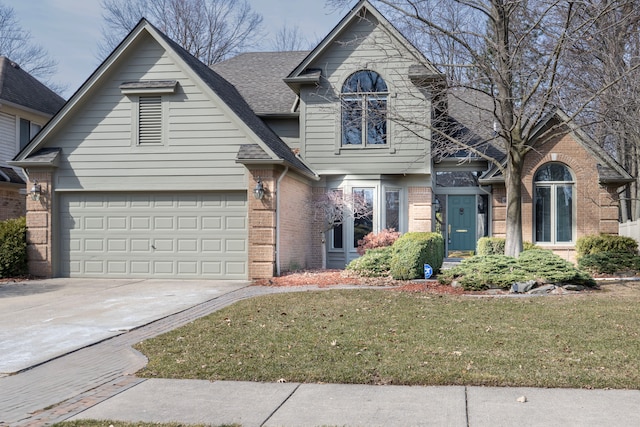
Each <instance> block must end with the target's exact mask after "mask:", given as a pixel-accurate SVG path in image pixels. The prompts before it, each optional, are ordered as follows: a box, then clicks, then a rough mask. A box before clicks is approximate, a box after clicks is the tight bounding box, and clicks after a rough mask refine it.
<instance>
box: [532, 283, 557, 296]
mask: <svg viewBox="0 0 640 427" xmlns="http://www.w3.org/2000/svg"><path fill="white" fill-rule="evenodd" d="M555 288H556V285H545V286H540V287H539V288H535V289H532V290H530V291H529V292H527V293H529V294H531V295H541V294H548V293H550V292H551V291H553V290H554V289H555Z"/></svg>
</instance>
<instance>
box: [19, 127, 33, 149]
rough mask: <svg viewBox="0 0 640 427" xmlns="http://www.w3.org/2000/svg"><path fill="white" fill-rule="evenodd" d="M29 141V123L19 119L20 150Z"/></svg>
mask: <svg viewBox="0 0 640 427" xmlns="http://www.w3.org/2000/svg"><path fill="white" fill-rule="evenodd" d="M29 141H31V122H30V121H29V120H25V119H20V149H21V150H22V149H23V148H24V147H26V146H27V144H28V143H29Z"/></svg>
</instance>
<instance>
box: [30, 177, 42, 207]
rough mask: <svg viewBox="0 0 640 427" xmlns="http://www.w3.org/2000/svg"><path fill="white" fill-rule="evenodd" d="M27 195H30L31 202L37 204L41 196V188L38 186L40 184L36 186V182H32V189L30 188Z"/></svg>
mask: <svg viewBox="0 0 640 427" xmlns="http://www.w3.org/2000/svg"><path fill="white" fill-rule="evenodd" d="M29 194H30V195H31V200H33V201H34V202H37V201H38V200H40V194H42V187H41V186H40V184H38V180H34V181H33V187H31V190H30V191H29Z"/></svg>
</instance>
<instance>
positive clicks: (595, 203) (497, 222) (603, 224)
mask: <svg viewBox="0 0 640 427" xmlns="http://www.w3.org/2000/svg"><path fill="white" fill-rule="evenodd" d="M548 162H559V163H564V164H565V165H567V166H568V167H569V168H570V169H571V171H572V172H573V174H574V177H575V187H574V188H575V198H576V205H575V207H576V215H575V218H576V224H575V228H576V239H577V238H579V237H582V236H584V235H588V234H598V233H609V234H617V233H618V198H617V193H616V189H615V188H607V187H603V186H601V185H600V184H598V172H597V160H596V159H595V158H594V157H593V156H591V154H590V153H589V152H588V151H587V150H585V149H584V148H583V146H582V145H581V144H580V143H578V142H577V141H576V140H575V139H574V138H573V135H572V134H571V133H567V134H564V135H556V136H553V137H551V138H550V139H549V141H548V142H546V143H545V144H538V145H536V149H535V150H534V151H531V152H530V153H529V154H528V155H527V157H526V158H525V164H524V168H523V179H522V237H523V240H524V241H528V242H532V241H534V229H533V225H534V218H533V213H534V212H533V209H534V206H533V194H532V191H533V178H534V174H535V172H536V171H537V170H538V168H540V167H541V166H542V165H544V164H545V163H548ZM505 199H506V192H505V188H504V187H499V186H494V189H493V210H492V214H493V217H492V226H493V229H492V231H493V233H492V235H493V236H495V237H505V231H506V229H505V228H506V224H505V221H506V203H504V202H503V200H505ZM554 252H556V253H557V254H558V255H560V256H562V257H563V258H565V259H568V260H571V261H575V248H574V246H573V245H559V246H555V247H554Z"/></svg>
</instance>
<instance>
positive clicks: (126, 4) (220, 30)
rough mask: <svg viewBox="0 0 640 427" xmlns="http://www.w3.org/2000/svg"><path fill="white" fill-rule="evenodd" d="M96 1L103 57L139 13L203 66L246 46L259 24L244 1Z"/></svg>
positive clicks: (122, 36) (258, 17)
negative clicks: (100, 10)
mask: <svg viewBox="0 0 640 427" xmlns="http://www.w3.org/2000/svg"><path fill="white" fill-rule="evenodd" d="M101 6H102V8H103V14H102V17H103V20H104V26H103V28H102V33H103V42H102V43H101V44H100V47H99V53H100V55H101V56H103V57H105V56H107V55H108V54H109V53H110V52H111V51H112V50H113V49H114V48H115V47H116V46H117V45H118V43H119V42H120V41H121V40H122V39H123V38H124V36H125V35H126V34H127V33H128V32H129V31H130V30H131V29H133V27H134V26H135V25H136V24H137V23H138V21H139V20H140V19H141V18H143V17H144V18H147V19H148V20H149V21H150V22H151V23H152V24H154V25H156V26H157V27H158V28H159V29H160V30H161V31H162V32H164V33H165V34H167V35H168V36H169V37H171V38H172V39H173V40H175V41H176V42H177V43H178V44H179V45H180V46H182V47H183V48H184V49H186V50H187V51H188V52H190V53H191V54H192V55H193V56H195V57H196V58H198V59H199V60H201V61H202V62H204V63H205V64H207V65H211V64H214V63H216V62H219V61H221V60H223V59H226V58H228V57H229V56H231V55H234V54H236V53H238V52H240V51H242V50H244V49H246V48H247V47H249V46H252V45H253V44H254V43H256V41H257V39H258V37H259V31H260V28H261V25H262V17H261V16H260V15H259V14H258V13H255V12H253V11H252V9H251V6H249V3H248V2H247V1H246V0H101Z"/></svg>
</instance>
